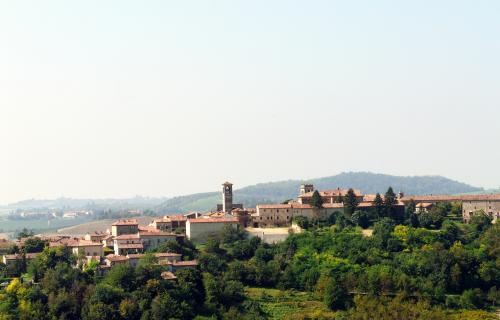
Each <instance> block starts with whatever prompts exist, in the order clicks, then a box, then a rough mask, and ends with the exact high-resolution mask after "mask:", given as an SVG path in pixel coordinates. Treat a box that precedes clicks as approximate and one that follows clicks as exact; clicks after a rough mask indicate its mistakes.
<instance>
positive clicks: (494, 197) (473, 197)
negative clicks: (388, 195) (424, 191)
mask: <svg viewBox="0 0 500 320" xmlns="http://www.w3.org/2000/svg"><path fill="white" fill-rule="evenodd" d="M411 199H413V200H415V201H425V202H434V201H500V194H469V195H424V196H404V197H403V198H402V199H401V200H402V201H404V202H408V201H410V200H411Z"/></svg>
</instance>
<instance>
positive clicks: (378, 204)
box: [373, 192, 384, 218]
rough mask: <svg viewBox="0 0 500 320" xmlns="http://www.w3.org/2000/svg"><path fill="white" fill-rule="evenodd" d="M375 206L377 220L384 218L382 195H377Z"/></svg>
mask: <svg viewBox="0 0 500 320" xmlns="http://www.w3.org/2000/svg"><path fill="white" fill-rule="evenodd" d="M373 204H374V205H375V214H376V215H377V218H380V217H382V215H383V214H384V200H382V197H381V196H380V193H378V192H377V194H376V195H375V200H374V201H373Z"/></svg>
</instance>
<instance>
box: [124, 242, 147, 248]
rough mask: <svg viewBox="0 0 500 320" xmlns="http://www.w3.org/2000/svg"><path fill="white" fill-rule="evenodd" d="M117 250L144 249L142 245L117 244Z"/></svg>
mask: <svg viewBox="0 0 500 320" xmlns="http://www.w3.org/2000/svg"><path fill="white" fill-rule="evenodd" d="M118 248H119V249H144V245H143V244H142V243H122V244H118Z"/></svg>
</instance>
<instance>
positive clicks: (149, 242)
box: [139, 231, 182, 250]
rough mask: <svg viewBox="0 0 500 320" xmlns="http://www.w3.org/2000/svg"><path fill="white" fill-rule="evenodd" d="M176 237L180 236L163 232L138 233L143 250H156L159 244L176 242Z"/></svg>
mask: <svg viewBox="0 0 500 320" xmlns="http://www.w3.org/2000/svg"><path fill="white" fill-rule="evenodd" d="M178 237H182V236H181V235H178V234H175V233H171V232H164V231H157V232H150V231H139V238H140V239H141V240H142V244H143V246H144V250H148V249H156V248H157V247H158V246H159V245H160V244H162V243H164V242H167V241H177V238H178Z"/></svg>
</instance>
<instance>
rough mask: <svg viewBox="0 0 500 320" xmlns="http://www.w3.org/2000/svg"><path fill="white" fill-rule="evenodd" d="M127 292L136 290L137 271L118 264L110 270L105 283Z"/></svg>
mask: <svg viewBox="0 0 500 320" xmlns="http://www.w3.org/2000/svg"><path fill="white" fill-rule="evenodd" d="M103 283H106V284H109V285H111V286H113V287H116V288H122V289H123V290H125V291H133V290H134V289H135V288H136V282H135V269H134V268H133V267H131V266H130V265H128V264H118V265H115V266H114V267H112V268H111V270H109V272H108V274H107V275H106V278H104V282H103Z"/></svg>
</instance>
